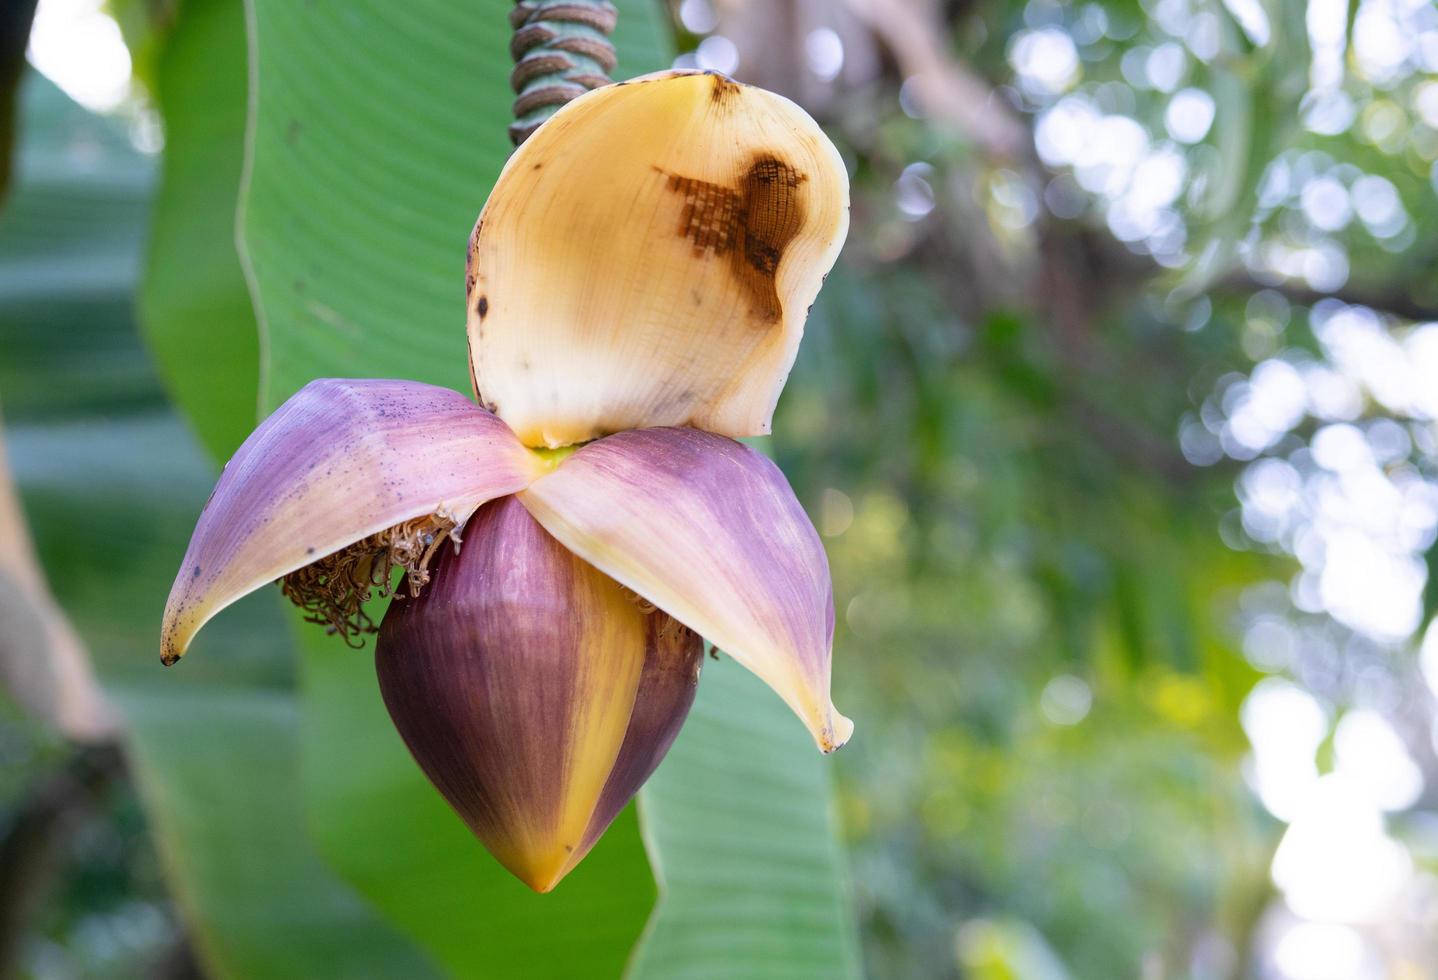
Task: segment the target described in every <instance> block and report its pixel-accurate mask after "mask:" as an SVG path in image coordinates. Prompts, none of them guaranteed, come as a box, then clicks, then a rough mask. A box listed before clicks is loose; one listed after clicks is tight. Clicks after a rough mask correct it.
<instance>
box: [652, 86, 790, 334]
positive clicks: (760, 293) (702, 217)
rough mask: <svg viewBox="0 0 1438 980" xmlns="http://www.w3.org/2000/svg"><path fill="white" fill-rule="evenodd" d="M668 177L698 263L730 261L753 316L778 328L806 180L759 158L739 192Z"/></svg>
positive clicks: (684, 232)
mask: <svg viewBox="0 0 1438 980" xmlns="http://www.w3.org/2000/svg"><path fill="white" fill-rule="evenodd" d="M728 84H730V85H732V86H734V88H735V89H736V90H737V89H738V86H737V85H736V84H735V83H733V82H730V83H728ZM716 91H718V89H716ZM661 173H664V172H663V171H661ZM664 176H665V177H666V181H667V182H666V186H667V187H668V189H669V190H670V191H672V192H673V193H675V194H678V195H679V196H680V197H681V198H682V200H683V206H682V208H681V210H680V213H679V226H678V231H677V233H678V234H679V235H680V236H681V237H683V238H687V239H689V240H690V242H692V243H693V246H694V248H693V254H694V256H695V258H699V259H703V258H706V257H707V256H709V255H713V256H716V257H725V258H727V260H728V262H729V268H730V270H731V272H732V273H733V276H734V278H735V280H736V281H737V282H738V283H739V284H740V285H741V286H742V287H743V289H744V291H745V292H746V293H747V294H748V296H749V302H750V306H751V309H752V311H753V312H754V314H755V315H756V316H758V317H760V318H761V319H762V320H764V321H765V322H767V323H771V324H772V323H777V322H779V320H780V319H781V318H782V317H783V313H784V310H783V305H782V303H781V302H780V300H779V290H778V285H777V283H776V281H775V278H776V276H777V275H778V271H779V263H780V262H781V261H782V260H783V258H784V251H785V249H787V248H788V247H789V244H790V243H791V242H792V241H793V240H794V239H795V237H797V236H798V234H799V231H800V229H802V228H803V226H804V201H803V198H802V196H801V195H800V193H799V191H798V188H799V187H800V185H802V184H803V183H804V181H805V180H806V179H807V178H806V177H805V175H804V174H802V173H800V172H799V171H797V170H795V169H794V168H793V167H792V166H790V165H789V164H787V163H785V162H784V161H783V160H780V159H779V158H778V157H777V156H774V155H773V154H760V155H758V156H756V157H755V158H754V159H753V161H752V162H751V163H750V164H749V166H748V167H747V168H746V169H745V171H744V173H743V175H742V176H741V177H740V178H739V181H738V187H725V186H724V185H722V184H716V183H713V182H712V181H707V180H700V179H698V178H695V177H685V176H683V175H680V174H670V173H665V174H664Z"/></svg>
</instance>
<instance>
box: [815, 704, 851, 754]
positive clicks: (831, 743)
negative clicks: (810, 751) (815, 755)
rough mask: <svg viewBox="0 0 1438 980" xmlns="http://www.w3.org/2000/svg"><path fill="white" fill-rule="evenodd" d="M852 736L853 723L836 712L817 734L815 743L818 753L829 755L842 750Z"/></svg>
mask: <svg viewBox="0 0 1438 980" xmlns="http://www.w3.org/2000/svg"><path fill="white" fill-rule="evenodd" d="M853 736H854V723H853V722H852V721H851V720H849V719H848V718H845V717H844V716H843V715H841V714H839V713H838V712H837V711H836V712H834V715H833V720H832V721H831V722H830V723H829V724H828V725H826V726H825V727H824V728H823V730H822V731H820V732H819V735H818V737H817V738H816V739H815V741H817V742H818V743H819V751H820V752H823V753H824V754H825V755H829V754H830V753H831V752H837V751H838V750H839V749H842V748H843V747H844V746H845V745H847V744H848V742H849V739H851V738H853Z"/></svg>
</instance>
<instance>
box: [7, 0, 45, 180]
mask: <svg viewBox="0 0 1438 980" xmlns="http://www.w3.org/2000/svg"><path fill="white" fill-rule="evenodd" d="M37 3H38V0H10V2H8V3H5V4H0V201H3V200H4V197H5V189H6V188H7V187H8V186H9V185H10V169H11V166H12V162H11V158H12V157H13V156H14V154H12V153H11V152H10V151H11V147H12V146H13V145H14V142H15V117H16V105H15V103H16V95H17V90H18V89H19V87H20V76H21V75H22V74H23V73H24V71H25V46H26V44H27V43H28V42H29V40H30V23H31V22H32V21H33V20H34V19H35V7H36V5H37Z"/></svg>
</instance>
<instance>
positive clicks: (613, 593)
mask: <svg viewBox="0 0 1438 980" xmlns="http://www.w3.org/2000/svg"><path fill="white" fill-rule="evenodd" d="M847 225H848V181H847V177H846V175H845V171H844V166H843V162H842V160H841V159H840V157H839V155H838V153H837V151H836V150H835V149H834V147H833V145H832V144H831V143H830V142H829V141H828V139H827V138H826V137H825V136H824V134H823V133H822V132H821V131H820V130H819V128H818V126H817V125H816V124H815V123H814V122H813V120H812V119H810V118H809V117H808V116H807V115H806V114H805V113H804V112H803V111H802V110H801V109H799V108H798V107H796V106H795V105H793V104H792V103H790V102H789V101H787V100H785V99H783V98H781V97H779V96H776V95H773V94H771V93H768V92H765V91H762V90H759V89H755V88H751V87H747V86H742V85H739V84H737V83H735V82H733V81H731V80H729V79H728V78H725V77H723V76H720V75H715V74H705V73H683V72H667V73H661V74H659V75H652V76H645V77H642V78H638V79H634V80H632V81H629V82H623V83H620V84H617V85H612V86H607V87H605V88H601V89H596V90H595V91H593V92H591V93H589V94H587V95H585V96H583V97H581V98H579V99H577V100H575V101H574V102H572V103H570V104H569V105H568V106H566V107H564V108H563V109H561V110H560V111H559V112H558V113H557V114H556V115H554V116H553V117H552V118H551V119H550V120H549V121H548V122H546V123H545V124H544V125H543V126H542V127H540V129H539V130H538V131H537V132H536V133H535V135H534V136H533V137H531V138H530V139H529V140H528V141H527V142H526V143H525V144H524V145H523V146H521V147H520V148H519V149H518V150H517V151H516V152H515V153H514V155H513V156H512V157H511V158H510V160H509V162H508V164H507V165H506V167H505V168H504V171H503V173H502V174H501V176H500V178H499V181H498V183H497V184H496V185H495V188H494V191H493V193H492V194H491V195H490V198H489V200H488V202H487V203H486V205H485V207H484V210H483V212H482V213H481V214H480V217H479V221H478V223H477V224H476V226H475V229H474V234H473V236H472V237H471V240H470V248H469V260H468V263H467V269H466V287H467V303H468V312H467V315H468V339H469V352H470V370H471V377H472V380H473V383H474V389H475V393H476V396H477V398H478V404H476V403H475V402H473V401H470V400H469V399H468V398H466V397H465V396H463V395H461V394H459V393H457V392H454V391H450V390H448V389H444V388H437V387H433V386H430V385H424V384H419V383H415V382H408V381H387V380H333V379H328V380H319V381H314V382H311V383H310V384H309V385H307V386H306V387H304V388H303V389H301V390H300V391H299V392H298V393H297V394H295V395H294V396H293V397H292V398H290V399H289V400H288V401H286V402H285V403H284V404H283V405H281V406H280V407H279V409H278V410H276V411H275V412H274V414H273V415H271V416H270V417H269V418H268V419H266V420H265V421H264V422H263V423H262V424H261V425H260V426H259V428H257V429H256V430H255V432H254V433H253V434H252V435H251V436H250V437H249V439H247V440H246V441H245V443H244V445H242V446H241V447H240V449H239V450H238V451H237V452H236V454H235V456H234V458H233V459H231V460H230V462H229V464H228V465H227V466H226V467H225V470H224V472H223V474H222V475H221V477H220V480H219V483H218V485H217V486H216V488H215V491H214V493H213V495H212V496H211V498H210V500H209V502H208V503H207V504H206V505H205V508H204V510H203V512H202V513H201V514H200V518H199V521H198V525H197V527H196V528H195V533H194V537H193V539H192V540H191V542H190V546H189V550H188V551H187V552H186V554H185V557H184V560H183V562H182V563H181V566H180V570H179V574H178V576H177V577H176V580H175V585H174V588H173V590H172V592H171V594H170V598H169V602H168V604H167V606H166V609H165V618H164V624H163V628H162V638H161V643H162V659H163V660H164V662H165V663H167V664H170V663H174V662H175V661H177V660H178V659H179V658H180V657H181V656H182V655H183V654H184V653H185V650H186V648H187V647H188V646H189V644H190V641H191V639H192V638H193V637H194V635H195V633H196V632H197V631H198V630H199V629H200V627H201V626H202V625H203V624H204V623H205V622H206V621H207V620H209V619H210V618H211V617H212V616H214V615H215V614H216V613H218V612H219V611H220V610H221V609H223V608H224V607H225V606H227V605H229V604H230V603H232V602H234V601H235V600H237V599H239V598H240V597H241V596H244V595H246V594H247V593H249V592H252V591H254V590H256V589H258V588H260V587H261V586H263V585H265V584H266V583H269V582H272V581H275V580H279V581H280V583H281V586H282V589H283V591H284V593H285V594H286V595H287V596H289V597H290V598H291V599H292V600H294V601H295V602H296V603H297V604H298V605H300V606H301V607H302V608H303V609H304V610H305V612H306V616H307V618H309V619H311V620H313V621H315V622H318V623H322V624H325V625H327V626H328V627H329V629H330V630H331V631H332V632H337V633H339V634H340V635H342V636H343V637H344V638H345V639H346V640H348V641H350V642H352V643H356V642H357V638H358V637H359V636H361V635H362V634H363V633H365V632H374V631H376V627H375V624H374V623H373V621H372V620H371V619H370V617H369V615H368V614H367V612H366V611H365V607H364V603H365V602H366V601H367V600H369V599H370V598H371V597H372V596H374V595H383V596H387V595H390V594H392V593H395V594H394V601H393V602H392V603H391V604H390V606H389V609H388V611H387V613H386V614H385V616H384V618H383V622H382V624H381V625H380V626H379V627H378V633H379V638H378V641H377V644H376V653H375V661H376V669H377V672H378V675H379V685H380V690H381V693H382V694H383V697H384V701H385V704H386V706H387V707H388V709H389V712H390V715H391V717H392V719H393V720H394V723H395V726H396V727H397V728H398V730H399V733H400V735H401V736H402V737H403V739H404V741H405V742H406V744H407V745H408V747H409V749H410V751H411V753H412V754H413V755H414V757H415V759H416V761H417V762H418V763H419V765H420V767H421V768H422V769H423V770H424V771H425V773H426V774H427V775H428V777H429V778H430V780H431V781H432V782H433V783H434V784H435V785H436V787H437V788H438V789H439V790H440V792H441V793H442V794H443V795H444V797H445V798H446V799H447V800H448V801H449V803H450V805H451V806H453V807H454V809H455V810H456V811H457V812H458V813H459V814H460V816H461V817H462V818H463V819H464V820H465V822H466V823H467V824H468V825H469V827H470V828H471V830H473V831H474V833H475V835H476V836H477V837H478V838H479V839H480V840H481V841H482V842H483V843H484V844H485V845H486V846H487V847H488V848H489V850H490V851H491V853H493V854H494V856H495V857H496V858H497V859H498V860H499V861H500V862H501V863H502V864H504V865H505V866H506V867H507V868H508V869H509V870H510V871H511V872H513V873H514V874H515V875H516V876H517V877H519V878H520V879H521V880H523V881H524V882H525V883H526V884H528V885H529V886H530V887H532V888H534V889H535V890H537V891H548V890H549V889H551V888H553V887H554V885H555V884H557V883H558V881H559V880H560V879H561V878H562V877H563V876H564V875H565V874H567V873H568V872H569V871H570V870H571V869H572V868H573V867H574V866H575V865H576V864H577V863H578V862H579V861H580V860H581V859H582V858H583V856H584V855H585V853H587V851H588V850H589V849H590V847H592V846H593V844H594V843H595V841H596V840H597V839H598V838H599V836H600V835H601V834H602V833H603V831H604V829H605V828H606V827H607V826H608V825H609V823H610V821H612V820H613V819H614V817H615V816H616V815H617V814H618V813H619V811H620V810H622V809H623V807H624V806H625V804H626V803H627V802H628V801H629V800H630V798H631V797H633V795H634V794H635V793H636V792H637V791H638V789H639V787H640V786H641V785H642V784H643V782H644V780H645V779H646V778H648V776H649V775H650V774H651V773H652V772H653V770H654V768H655V767H656V766H657V765H658V764H659V762H660V760H661V759H662V758H663V756H664V753H665V751H666V750H667V749H668V747H669V745H670V743H671V742H672V741H673V739H674V737H675V735H676V734H677V732H678V730H679V727H680V725H681V724H682V723H683V720H684V718H685V715H686V714H687V712H688V710H689V706H690V704H691V702H692V700H693V698H694V693H695V687H696V684H697V681H698V674H699V669H700V664H701V660H702V655H703V641H702V640H701V639H700V637H704V638H707V639H708V640H709V641H710V642H711V643H712V644H714V646H715V647H717V648H719V649H722V650H724V651H725V652H727V653H728V655H730V656H732V657H733V658H734V659H735V660H737V661H738V662H740V663H741V664H743V665H744V666H745V667H747V668H748V669H749V670H751V671H753V672H754V673H755V674H757V675H758V676H759V677H760V678H762V679H763V680H764V681H765V682H767V683H768V685H769V686H770V687H772V688H773V689H774V690H775V691H776V692H777V693H778V694H779V695H780V697H782V698H783V699H784V700H785V701H786V702H787V703H788V704H789V706H790V707H791V708H792V709H793V710H794V712H795V713H796V714H797V715H798V716H799V718H800V719H801V720H802V721H803V722H804V724H805V725H806V726H808V729H809V731H810V732H811V733H812V735H813V737H814V740H815V742H816V743H817V744H818V746H819V748H820V749H821V750H823V751H825V752H829V751H832V750H833V749H835V748H838V747H839V746H840V745H842V744H843V743H844V742H845V740H847V739H848V737H849V735H850V733H851V732H852V730H853V725H852V723H851V722H850V721H849V720H848V719H847V718H845V717H843V716H842V715H840V714H839V713H838V712H837V711H836V710H835V709H834V706H833V704H832V702H831V701H830V697H829V676H830V653H831V646H832V642H833V632H834V607H833V596H832V591H831V586H830V580H829V570H828V565H827V562H826V559H825V556H824V551H823V547H822V545H821V544H820V541H819V538H818V535H817V534H816V533H815V531H814V528H813V526H812V524H811V523H810V522H809V520H808V518H807V517H806V516H805V514H804V511H803V509H802V508H801V507H800V505H799V503H798V501H797V500H796V499H795V497H794V493H793V491H792V490H791V489H790V487H789V484H788V483H787V481H786V480H785V479H784V476H783V474H782V473H780V471H779V469H778V468H777V467H776V466H774V464H773V463H771V462H770V461H769V460H768V459H766V458H765V457H764V456H762V455H760V454H759V453H757V452H755V451H754V450H753V449H750V448H749V447H747V446H745V445H743V444H741V443H739V442H736V441H735V439H736V438H738V437H741V436H751V435H759V434H763V433H766V432H767V431H768V430H769V425H770V418H771V416H772V413H773V409H774V404H775V402H776V400H777V399H778V396H779V391H780V389H781V388H782V387H783V383H784V380H785V378H786V376H787V373H788V371H789V368H790V366H791V365H792V364H793V361H794V356H795V353H796V350H797V347H798V344H799V340H800V337H801V335H802V333H803V325H804V319H805V316H806V314H807V312H808V307H809V306H810V304H811V303H812V302H813V300H814V297H815V295H816V294H817V293H818V290H819V286H820V283H821V282H822V280H823V277H824V276H825V274H826V273H827V272H828V270H829V268H830V267H831V266H832V264H833V262H834V259H835V257H836V255H837V253H838V251H839V248H840V247H841V245H842V243H843V239H844V235H845V232H846V230H847ZM461 538H462V539H463V547H462V548H461V547H460V545H461ZM396 579H398V583H397V584H396V583H395V580H396ZM396 590H397V592H396Z"/></svg>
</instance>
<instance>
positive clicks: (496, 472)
mask: <svg viewBox="0 0 1438 980" xmlns="http://www.w3.org/2000/svg"><path fill="white" fill-rule="evenodd" d="M536 466H537V463H536V461H535V459H534V457H533V455H532V454H531V453H530V452H529V451H528V450H526V449H525V448H524V447H523V446H521V445H520V443H519V441H518V440H517V439H515V437H514V435H513V434H512V433H511V432H510V431H509V430H508V429H507V428H506V427H505V425H504V423H503V422H501V421H499V420H498V419H497V418H495V417H494V416H493V415H491V414H490V413H489V412H486V411H485V410H484V409H482V408H480V407H479V406H477V405H475V404H474V403H473V402H471V401H470V400H469V399H468V398H466V397H464V396H463V395H461V394H459V393H458V392H455V391H451V390H449V389H448V388H439V387H435V386H433V385H426V384H419V383H417V382H412V381H379V380H335V379H322V380H319V381H312V382H310V383H309V384H308V385H306V386H305V387H304V388H302V389H300V391H299V392H298V393H296V394H295V395H294V396H293V397H292V398H290V399H289V400H288V401H286V402H285V403H284V404H283V405H281V406H280V407H279V408H278V409H276V410H275V413H274V414H273V415H271V416H270V417H269V418H267V419H266V420H265V421H264V422H262V423H261V424H260V426H259V428H257V429H256V430H255V431H254V432H253V433H251V434H250V437H249V438H248V439H246V440H245V442H244V444H243V445H242V446H240V448H239V450H238V451H237V452H236V453H235V455H234V458H233V459H231V460H230V462H229V463H228V464H227V465H226V466H225V470H224V472H223V473H222V474H221V475H220V481H219V484H218V485H217V486H216V487H215V491H214V493H213V494H211V495H210V499H209V501H208V502H207V503H206V504H205V508H204V510H203V511H202V512H201V514H200V519H199V522H198V523H197V524H196V526H195V533H194V535H193V537H192V538H191V539H190V547H189V550H187V551H186V552H185V558H184V561H183V562H181V564H180V571H179V574H178V575H177V576H176V578H175V584H174V586H173V587H172V588H171V590H170V598H169V601H168V603H166V606H165V620H164V626H163V627H162V630H161V659H162V660H163V661H164V662H165V663H174V662H175V661H176V660H178V659H179V658H180V657H181V656H182V655H183V654H184V652H185V650H186V648H187V647H188V646H189V644H190V640H191V639H192V638H193V637H194V635H195V633H196V632H198V631H199V629H200V627H201V626H203V625H204V624H205V623H206V622H207V621H208V620H209V619H210V618H211V617H212V616H214V615H215V614H216V613H217V612H219V611H220V610H221V609H223V608H225V607H226V606H228V605H229V604H230V603H232V602H234V601H235V600H236V599H239V598H240V597H242V596H244V595H247V594H248V593H250V592H253V591H254V590H255V589H258V588H259V587H260V586H262V585H265V584H266V583H269V582H273V581H274V580H276V579H278V578H280V577H281V576H284V575H287V574H289V573H290V572H293V571H295V570H296V569H299V568H302V567H304V566H305V565H308V564H311V563H313V562H315V561H317V560H318V559H320V558H323V557H325V556H326V555H329V554H332V553H333V552H336V551H338V550H340V549H341V548H344V547H346V546H348V545H350V544H353V543H354V542H356V541H360V540H363V539H364V538H366V537H369V536H370V535H372V534H377V533H379V532H381V531H384V530H386V529H388V528H391V527H394V526H395V525H397V524H400V523H402V522H404V521H408V520H412V519H415V518H419V517H423V516H425V515H429V514H435V513H445V514H447V515H448V516H449V517H450V518H452V519H453V520H454V521H455V522H456V523H458V524H463V522H464V521H465V520H466V519H468V517H469V515H470V514H471V513H473V512H474V510H475V508H476V507H478V506H479V505H480V504H482V503H484V502H485V501H487V500H492V499H493V498H495V497H498V496H502V495H504V494H509V493H513V492H515V491H516V490H519V489H521V488H523V487H524V486H525V485H527V484H528V483H529V482H530V480H531V479H533V477H534V475H535V473H536V472H537V469H536Z"/></svg>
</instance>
